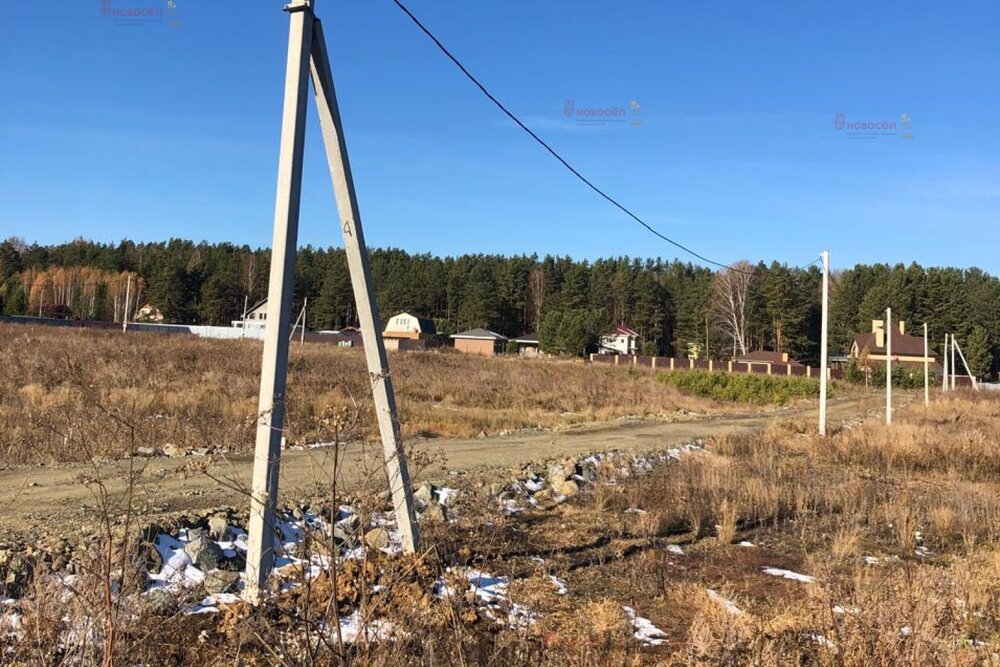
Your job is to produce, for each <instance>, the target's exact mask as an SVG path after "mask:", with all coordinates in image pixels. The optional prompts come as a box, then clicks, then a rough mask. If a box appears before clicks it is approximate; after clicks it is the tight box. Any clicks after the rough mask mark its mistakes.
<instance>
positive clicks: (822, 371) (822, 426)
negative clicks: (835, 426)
mask: <svg viewBox="0 0 1000 667" xmlns="http://www.w3.org/2000/svg"><path fill="white" fill-rule="evenodd" d="M820 257H822V258H823V315H822V324H821V329H820V337H819V434H820V435H826V383H827V375H828V373H829V371H828V370H827V366H828V363H827V326H828V313H829V307H830V252H829V251H828V250H824V251H823V252H821V253H820Z"/></svg>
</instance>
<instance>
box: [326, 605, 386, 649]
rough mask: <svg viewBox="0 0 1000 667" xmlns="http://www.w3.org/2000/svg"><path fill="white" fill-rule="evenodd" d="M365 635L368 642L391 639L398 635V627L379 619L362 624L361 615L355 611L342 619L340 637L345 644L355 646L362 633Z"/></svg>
mask: <svg viewBox="0 0 1000 667" xmlns="http://www.w3.org/2000/svg"><path fill="white" fill-rule="evenodd" d="M362 632H363V633H365V635H366V637H365V638H366V639H367V640H368V641H375V640H382V639H389V638H390V637H392V635H394V634H396V632H397V629H396V626H395V625H394V624H392V623H390V622H389V621H382V620H379V619H373V620H369V621H368V622H366V623H362V622H361V615H360V614H359V613H358V612H357V610H355V611H354V612H352V613H350V614H348V615H347V616H343V617H341V619H340V637H341V639H343V640H344V643H345V644H353V643H354V642H355V641H357V639H358V637H359V636H360V635H361V633H362Z"/></svg>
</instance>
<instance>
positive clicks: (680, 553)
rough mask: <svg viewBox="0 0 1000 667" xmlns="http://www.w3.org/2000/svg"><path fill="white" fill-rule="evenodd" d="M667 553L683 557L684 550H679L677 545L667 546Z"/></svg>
mask: <svg viewBox="0 0 1000 667" xmlns="http://www.w3.org/2000/svg"><path fill="white" fill-rule="evenodd" d="M667 552H668V553H672V554H675V555H677V556H683V555H684V550H683V549H681V547H680V545H679V544H668V545H667Z"/></svg>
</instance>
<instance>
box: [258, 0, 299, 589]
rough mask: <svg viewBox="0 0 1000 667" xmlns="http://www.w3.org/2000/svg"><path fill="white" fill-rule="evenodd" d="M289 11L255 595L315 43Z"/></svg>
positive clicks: (280, 415)
mask: <svg viewBox="0 0 1000 667" xmlns="http://www.w3.org/2000/svg"><path fill="white" fill-rule="evenodd" d="M285 11H287V12H289V14H290V20H289V28H288V60H287V64H286V68H285V92H284V96H285V97H284V109H283V111H282V117H281V143H280V146H279V149H278V185H277V194H276V196H275V205H274V238H273V240H272V243H271V275H270V278H269V281H268V288H267V297H268V300H267V323H266V326H265V330H264V352H263V359H262V362H261V371H260V395H259V397H258V403H257V439H256V443H255V447H254V461H253V478H252V486H251V495H250V521H249V526H248V528H249V529H248V533H249V537H248V545H247V571H246V590H245V597H246V599H247V601H249V602H250V603H251V604H257V603H258V602H259V601H260V595H261V591H263V590H266V588H267V576H268V574H269V573H270V572H271V568H272V567H273V565H274V545H275V539H274V519H275V512H276V506H277V502H278V465H279V461H280V460H281V438H282V435H283V433H282V429H283V426H284V416H285V387H286V381H287V379H288V378H287V375H288V336H286V335H285V332H286V331H288V322H289V320H291V314H292V313H291V310H292V283H293V281H294V278H295V246H296V241H297V239H298V228H299V203H300V198H301V194H302V152H303V146H304V141H305V131H306V102H307V94H308V92H309V79H308V74H309V70H308V68H307V60H308V58H309V50H310V48H311V46H312V22H313V14H312V9H311V8H310V5H309V2H308V1H307V0H293V2H292V3H291V4H289V5H287V6H286V7H285Z"/></svg>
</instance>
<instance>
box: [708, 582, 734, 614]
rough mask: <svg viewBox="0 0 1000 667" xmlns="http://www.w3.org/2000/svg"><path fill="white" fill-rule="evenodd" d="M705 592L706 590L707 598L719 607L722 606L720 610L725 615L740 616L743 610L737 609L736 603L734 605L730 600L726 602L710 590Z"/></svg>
mask: <svg viewBox="0 0 1000 667" xmlns="http://www.w3.org/2000/svg"><path fill="white" fill-rule="evenodd" d="M707 590H708V597H710V598H712V599H713V600H715V601H716V602H718V603H719V604H720V605H722V608H723V609H725V610H726V613H728V614H729V615H730V616H739V615H740V614H742V613H743V610H742V609H740V608H739V607H737V606H736V603H734V602H733V601H732V600H727V599H726V598H724V597H722V596H721V595H719V594H718V593H717V592H715V591H713V590H712V589H711V588H709V589H707Z"/></svg>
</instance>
